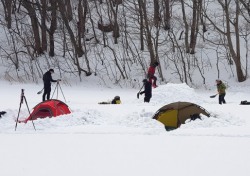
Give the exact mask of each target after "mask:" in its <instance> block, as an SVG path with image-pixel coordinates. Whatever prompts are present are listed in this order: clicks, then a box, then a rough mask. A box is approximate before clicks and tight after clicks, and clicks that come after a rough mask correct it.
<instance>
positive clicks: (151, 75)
mask: <svg viewBox="0 0 250 176" xmlns="http://www.w3.org/2000/svg"><path fill="white" fill-rule="evenodd" d="M158 65H159V63H158V62H154V63H153V64H152V65H151V66H150V67H149V68H148V75H147V76H148V79H149V82H150V83H151V84H152V86H153V88H156V87H157V85H156V81H157V78H156V76H155V68H156V67H157V66H158Z"/></svg>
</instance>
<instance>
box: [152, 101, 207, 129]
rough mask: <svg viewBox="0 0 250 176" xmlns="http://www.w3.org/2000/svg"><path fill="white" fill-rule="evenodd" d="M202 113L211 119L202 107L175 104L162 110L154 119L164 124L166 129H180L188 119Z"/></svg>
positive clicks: (181, 103)
mask: <svg viewBox="0 0 250 176" xmlns="http://www.w3.org/2000/svg"><path fill="white" fill-rule="evenodd" d="M200 113H202V114H203V115H205V116H207V117H209V116H210V114H209V113H208V112H207V111H206V110H205V109H204V108H202V107H201V106H199V105H197V104H194V103H190V102H175V103H170V104H168V105H165V106H163V107H162V108H160V109H159V110H158V111H157V112H156V113H155V115H154V116H153V119H156V120H158V121H160V122H162V123H163V124H164V125H165V127H173V128H178V127H179V126H180V125H181V124H185V121H186V120H187V119H190V118H191V117H194V115H198V116H199V114H200Z"/></svg>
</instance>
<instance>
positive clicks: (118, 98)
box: [98, 96, 122, 104]
mask: <svg viewBox="0 0 250 176" xmlns="http://www.w3.org/2000/svg"><path fill="white" fill-rule="evenodd" d="M121 103H122V102H121V98H120V96H115V97H114V99H113V100H112V101H111V102H100V103H98V104H121Z"/></svg>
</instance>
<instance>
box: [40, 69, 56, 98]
mask: <svg viewBox="0 0 250 176" xmlns="http://www.w3.org/2000/svg"><path fill="white" fill-rule="evenodd" d="M51 82H57V81H56V80H54V79H52V76H51V71H47V72H46V73H45V74H44V75H43V84H44V92H43V101H45V96H46V95H47V97H46V98H47V100H49V99H50V92H51Z"/></svg>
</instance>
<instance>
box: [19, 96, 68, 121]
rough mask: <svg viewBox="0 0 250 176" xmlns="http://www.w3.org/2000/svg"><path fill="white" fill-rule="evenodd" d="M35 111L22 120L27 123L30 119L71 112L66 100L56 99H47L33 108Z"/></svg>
mask: <svg viewBox="0 0 250 176" xmlns="http://www.w3.org/2000/svg"><path fill="white" fill-rule="evenodd" d="M33 109H34V110H33V112H32V113H31V114H30V116H29V117H28V118H27V119H25V120H23V121H21V122H24V123H27V121H28V120H36V119H37V118H46V117H56V116H59V115H63V114H70V113H71V112H70V110H69V108H68V105H66V104H65V103H64V102H62V101H60V100H56V99H51V100H47V101H44V102H41V103H39V104H37V105H36V106H35V107H34V108H33Z"/></svg>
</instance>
